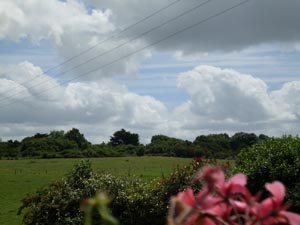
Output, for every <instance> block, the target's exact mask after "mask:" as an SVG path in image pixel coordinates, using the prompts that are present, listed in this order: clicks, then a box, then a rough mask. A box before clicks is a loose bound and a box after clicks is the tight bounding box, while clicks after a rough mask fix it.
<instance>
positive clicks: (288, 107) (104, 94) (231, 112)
mask: <svg viewBox="0 0 300 225" xmlns="http://www.w3.org/2000/svg"><path fill="white" fill-rule="evenodd" d="M2 70H3V68H2ZM10 71H11V73H10V74H9V75H6V76H5V77H4V76H3V75H2V77H0V98H1V99H2V98H3V97H5V96H7V93H11V92H10V90H12V89H17V90H24V92H23V93H24V94H23V95H22V97H26V98H25V99H22V98H21V99H20V95H17V96H18V97H17V96H16V97H15V98H14V100H20V101H21V103H22V104H20V103H17V104H13V105H11V106H9V107H3V108H1V109H0V110H1V118H0V124H1V127H2V128H3V129H2V130H1V131H0V136H1V137H3V138H9V137H10V138H20V137H23V136H26V135H31V134H33V133H35V132H48V131H49V130H53V129H56V130H57V129H64V130H67V129H70V128H72V127H78V128H79V129H80V130H82V132H84V133H85V134H86V136H87V137H88V138H89V139H90V140H91V141H94V142H100V141H107V140H108V138H109V136H110V135H111V134H112V133H113V132H114V131H116V130H118V129H121V128H125V129H129V130H131V131H133V132H137V133H139V134H140V135H141V139H142V141H143V142H148V141H149V140H150V138H151V136H152V135H154V134H166V135H170V136H176V137H179V138H186V139H193V138H194V137H196V136H197V135H199V134H201V133H216V132H228V133H234V132H237V131H248V132H257V133H267V134H270V135H281V134H283V133H292V134H296V133H297V126H298V125H299V114H300V109H299V103H300V99H299V96H300V83H299V82H290V83H286V84H284V85H283V87H282V88H280V89H278V90H275V91H268V86H267V84H265V83H264V82H263V81H262V80H260V79H258V78H255V77H253V76H251V75H246V74H242V73H239V72H237V71H234V70H231V69H221V68H218V67H212V66H198V67H196V68H195V69H193V70H191V71H187V72H185V73H182V74H180V75H179V76H178V87H179V88H182V89H184V90H185V91H186V92H187V93H188V94H189V96H190V99H189V100H187V101H186V102H184V103H183V104H181V105H178V106H177V107H176V108H175V110H174V111H173V112H169V111H168V110H167V109H166V107H165V105H164V104H163V103H162V102H160V101H158V100H157V99H155V98H153V97H150V96H142V95H138V94H135V93H133V92H130V91H129V90H128V89H127V88H126V87H124V86H122V85H119V84H117V83H115V82H114V81H112V80H111V79H101V80H100V81H99V82H73V83H69V84H67V85H66V86H62V85H60V84H59V83H57V82H56V81H55V80H54V79H53V78H51V77H49V76H48V75H46V74H43V72H42V71H41V69H40V68H39V67H36V66H34V65H32V64H31V63H29V62H24V63H20V64H19V65H15V66H10ZM0 72H1V71H0ZM37 74H38V75H39V79H41V80H44V79H50V80H52V82H53V84H55V85H57V86H58V89H51V90H49V91H47V92H45V93H44V94H43V95H42V97H41V96H40V95H39V94H38V93H39V91H41V90H43V89H42V87H41V86H39V87H38V88H40V89H37V90H30V89H29V88H28V86H27V85H24V84H23V81H24V80H25V79H26V78H29V77H35V76H36V75H37ZM46 93H47V94H46Z"/></svg>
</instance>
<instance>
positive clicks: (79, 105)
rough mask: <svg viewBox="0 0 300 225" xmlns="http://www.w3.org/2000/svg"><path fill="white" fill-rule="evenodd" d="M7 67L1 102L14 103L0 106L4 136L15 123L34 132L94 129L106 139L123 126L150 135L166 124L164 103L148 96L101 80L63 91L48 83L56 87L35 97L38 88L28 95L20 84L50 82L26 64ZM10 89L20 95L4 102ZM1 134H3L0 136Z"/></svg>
mask: <svg viewBox="0 0 300 225" xmlns="http://www.w3.org/2000/svg"><path fill="white" fill-rule="evenodd" d="M12 68H13V66H10V74H9V76H7V77H0V99H1V100H2V99H3V98H7V99H5V102H6V103H9V102H14V101H16V103H15V104H12V105H10V106H6V107H5V104H4V103H3V102H1V105H2V106H4V107H2V108H1V109H0V110H1V118H0V124H2V125H3V127H6V128H7V129H8V130H9V131H11V129H13V128H14V127H17V126H16V124H20V127H23V126H28V127H36V130H38V129H41V130H47V129H48V130H51V129H57V128H60V127H72V126H78V127H79V128H83V129H84V128H86V127H93V129H95V130H96V131H97V132H99V133H104V134H105V135H106V136H107V137H109V135H110V134H111V133H108V131H115V130H116V129H120V128H123V127H124V128H127V129H131V130H133V131H135V130H138V131H141V130H143V132H145V133H151V134H153V132H154V130H156V129H158V127H159V126H161V125H163V124H164V123H165V122H166V121H165V118H166V115H167V109H166V107H165V106H164V104H163V103H161V102H160V101H158V100H156V99H154V98H153V97H150V96H140V95H137V94H135V93H132V92H130V91H128V90H127V89H126V87H124V86H121V85H119V84H116V83H114V82H113V81H111V80H108V79H102V80H101V81H99V82H98V83H96V82H76V83H69V84H68V85H67V86H61V85H59V84H58V83H57V82H56V81H55V80H52V82H53V83H54V84H55V85H56V87H58V88H55V89H49V91H45V92H44V94H43V95H40V94H39V93H40V92H41V91H43V88H45V87H43V86H42V85H41V86H37V87H36V88H37V89H32V90H30V89H29V88H28V86H26V85H29V84H27V83H26V85H24V84H23V83H22V82H23V81H24V80H26V79H28V78H30V77H35V76H37V75H38V76H39V79H41V80H44V79H50V80H51V79H52V78H50V77H48V76H47V75H46V74H43V73H42V71H41V69H40V68H38V67H35V66H34V65H32V64H31V63H28V62H24V63H21V64H19V65H15V67H14V69H12ZM10 90H14V91H18V92H20V91H22V92H21V93H18V94H16V95H15V96H14V97H10V98H9V96H12V91H10ZM44 90H45V89H44ZM7 94H9V95H7ZM2 101H3V100H2ZM4 125H5V126H4ZM10 127H11V129H9V128H10ZM18 129H20V128H18ZM93 129H92V131H93ZM114 129H115V130H114ZM13 130H14V129H13ZM84 130H85V131H86V130H87V129H84ZM100 130H101V131H100ZM27 131H28V129H24V135H25V133H27ZM92 131H89V130H88V133H93V132H92ZM3 132H4V133H3ZM5 133H7V132H5V129H4V131H2V133H1V135H5ZM142 138H146V137H145V136H143V137H142Z"/></svg>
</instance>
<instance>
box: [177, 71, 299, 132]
mask: <svg viewBox="0 0 300 225" xmlns="http://www.w3.org/2000/svg"><path fill="white" fill-rule="evenodd" d="M178 87H179V88H183V89H184V90H186V92H187V93H188V94H189V95H190V99H189V100H188V101H186V102H185V103H183V104H181V105H180V106H178V107H177V108H176V109H175V111H174V116H175V118H177V120H178V121H181V123H179V124H177V126H179V127H181V128H180V129H182V130H186V131H187V130H190V131H193V132H195V131H196V130H198V132H200V131H201V130H202V132H203V131H204V132H208V131H209V130H210V131H218V132H219V131H229V132H230V133H232V132H236V131H239V130H243V131H254V132H265V133H270V134H272V135H278V134H282V133H294V134H295V131H296V129H295V127H296V124H298V123H299V121H298V118H299V116H298V115H299V107H298V105H299V98H298V96H299V94H300V88H299V87H300V86H299V82H291V83H286V84H284V85H283V87H282V88H281V89H279V90H275V91H269V90H268V86H267V84H266V83H265V82H264V81H262V80H261V79H258V78H255V77H253V76H251V75H247V74H242V73H239V72H237V71H235V70H231V69H221V68H217V67H212V66H198V67H196V68H194V69H193V70H191V71H188V72H185V73H182V74H180V75H179V77H178ZM292 123H294V125H292ZM180 129H178V130H180ZM189 135H191V132H190V133H189Z"/></svg>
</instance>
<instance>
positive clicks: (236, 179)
mask: <svg viewBox="0 0 300 225" xmlns="http://www.w3.org/2000/svg"><path fill="white" fill-rule="evenodd" d="M233 184H234V185H240V186H245V185H246V184H247V177H246V176H245V174H242V173H238V174H236V175H234V176H232V177H230V178H229V180H228V182H227V185H228V186H229V185H233Z"/></svg>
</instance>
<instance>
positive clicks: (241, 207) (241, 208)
mask: <svg viewBox="0 0 300 225" xmlns="http://www.w3.org/2000/svg"><path fill="white" fill-rule="evenodd" d="M231 204H232V205H233V207H234V208H235V209H237V210H238V211H242V212H244V211H246V209H247V208H248V207H249V206H248V205H247V204H246V203H245V202H241V201H232V202H231Z"/></svg>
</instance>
